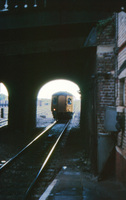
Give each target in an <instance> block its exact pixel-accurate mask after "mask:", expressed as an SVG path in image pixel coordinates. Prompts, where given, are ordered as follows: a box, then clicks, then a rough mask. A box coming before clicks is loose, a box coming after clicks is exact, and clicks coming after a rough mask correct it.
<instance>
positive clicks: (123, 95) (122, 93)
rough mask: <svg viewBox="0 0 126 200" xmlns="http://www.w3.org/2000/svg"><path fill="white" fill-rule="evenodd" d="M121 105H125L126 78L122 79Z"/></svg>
mask: <svg viewBox="0 0 126 200" xmlns="http://www.w3.org/2000/svg"><path fill="white" fill-rule="evenodd" d="M120 106H125V79H124V78H123V79H121V80H120Z"/></svg>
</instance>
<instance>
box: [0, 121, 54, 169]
mask: <svg viewBox="0 0 126 200" xmlns="http://www.w3.org/2000/svg"><path fill="white" fill-rule="evenodd" d="M56 122H57V121H54V122H53V124H51V125H49V126H48V127H47V128H46V129H45V130H44V131H42V132H41V133H40V134H39V135H38V136H37V137H35V138H34V139H33V140H32V141H31V142H30V143H29V144H28V145H26V146H25V147H24V148H23V149H22V150H21V151H19V152H18V153H17V154H16V155H14V156H13V157H12V158H10V159H9V160H8V161H7V162H5V163H4V164H3V165H2V166H1V167H0V171H1V170H2V169H4V168H5V167H6V166H9V164H10V163H11V162H12V161H13V160H14V159H16V158H17V157H18V156H19V155H20V154H21V153H23V152H24V151H25V150H26V149H27V148H28V147H29V146H31V145H32V144H33V143H34V142H35V141H36V140H37V139H38V138H40V137H41V136H42V135H43V134H44V133H45V132H47V131H48V130H49V129H50V128H52V127H53V126H54V125H55V124H56Z"/></svg>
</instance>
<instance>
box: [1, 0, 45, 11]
mask: <svg viewBox="0 0 126 200" xmlns="http://www.w3.org/2000/svg"><path fill="white" fill-rule="evenodd" d="M46 1H47V0H0V10H1V11H8V10H12V9H18V8H36V7H46Z"/></svg>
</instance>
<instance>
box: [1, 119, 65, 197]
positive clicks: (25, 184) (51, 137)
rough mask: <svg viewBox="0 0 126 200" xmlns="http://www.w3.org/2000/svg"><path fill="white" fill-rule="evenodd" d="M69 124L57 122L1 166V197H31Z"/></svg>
mask: <svg viewBox="0 0 126 200" xmlns="http://www.w3.org/2000/svg"><path fill="white" fill-rule="evenodd" d="M68 124H69V122H68V121H67V122H65V123H64V122H61V123H60V122H59V123H55V125H54V126H53V127H52V128H51V129H47V130H45V131H44V133H43V132H42V133H41V134H40V135H39V136H37V137H36V138H35V139H34V140H33V141H32V142H30V143H29V144H28V145H27V146H26V147H25V148H24V149H22V150H21V151H20V152H19V153H18V154H17V155H16V156H14V157H13V158H12V159H10V160H9V161H8V162H6V163H5V164H4V165H3V166H2V167H1V168H0V199H3V200H6V199H12V200H15V199H16V200H17V199H18V200H22V199H23V200H24V199H28V198H29V194H30V193H31V191H32V188H33V186H34V185H35V184H36V182H37V180H38V177H39V176H40V174H41V173H42V171H43V170H44V169H45V166H46V165H47V164H48V161H49V159H50V157H51V155H52V153H53V151H54V149H55V148H56V146H57V144H58V142H59V141H60V138H61V136H62V135H63V133H64V131H65V129H66V128H67V126H68Z"/></svg>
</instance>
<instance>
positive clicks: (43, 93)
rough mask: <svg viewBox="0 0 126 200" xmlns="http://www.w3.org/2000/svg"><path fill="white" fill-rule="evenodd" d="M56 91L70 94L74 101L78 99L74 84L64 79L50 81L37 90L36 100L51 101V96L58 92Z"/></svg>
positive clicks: (77, 90) (77, 88)
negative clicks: (44, 99)
mask: <svg viewBox="0 0 126 200" xmlns="http://www.w3.org/2000/svg"><path fill="white" fill-rule="evenodd" d="M58 91H66V92H70V93H71V94H73V95H74V97H75V98H76V99H80V94H79V91H80V89H79V87H78V86H77V85H76V84H75V83H73V82H71V81H68V80H64V79H58V80H54V81H50V82H48V83H47V84H45V85H44V86H43V87H42V88H41V89H40V90H39V93H38V96H37V98H38V99H41V98H47V99H51V96H52V94H53V93H55V92H58Z"/></svg>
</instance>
